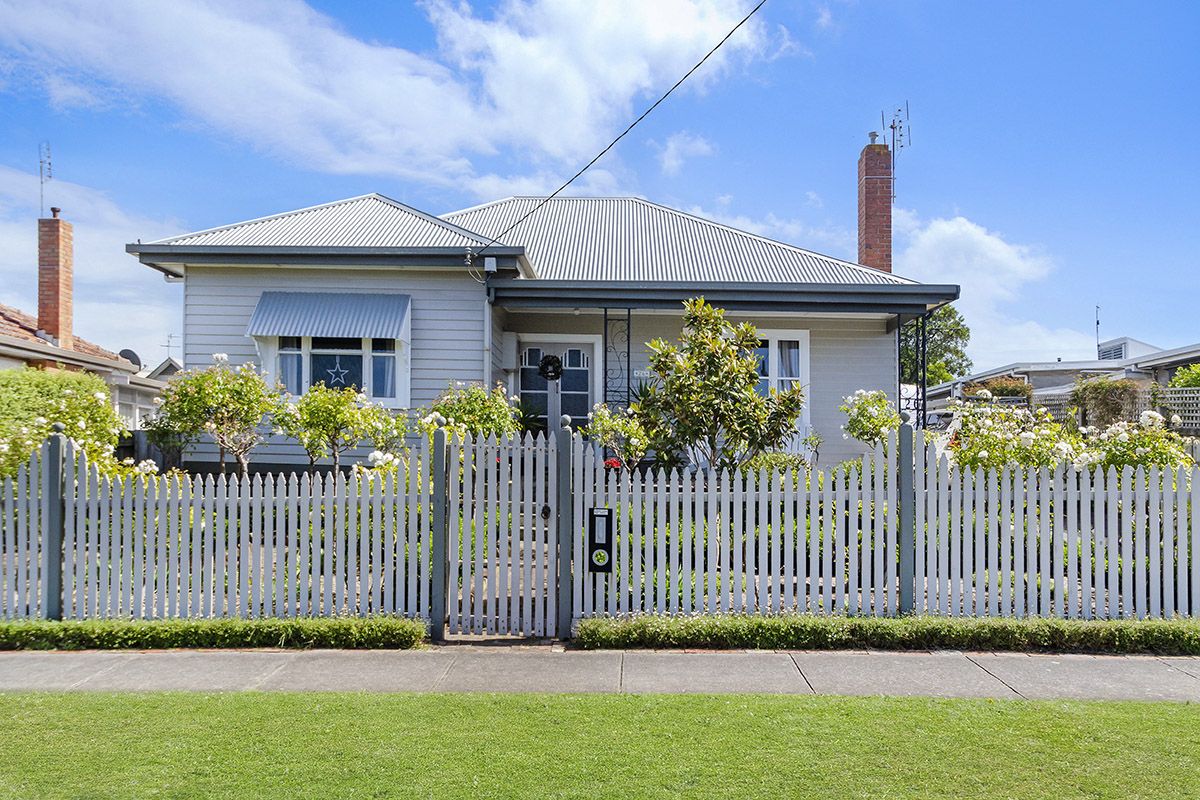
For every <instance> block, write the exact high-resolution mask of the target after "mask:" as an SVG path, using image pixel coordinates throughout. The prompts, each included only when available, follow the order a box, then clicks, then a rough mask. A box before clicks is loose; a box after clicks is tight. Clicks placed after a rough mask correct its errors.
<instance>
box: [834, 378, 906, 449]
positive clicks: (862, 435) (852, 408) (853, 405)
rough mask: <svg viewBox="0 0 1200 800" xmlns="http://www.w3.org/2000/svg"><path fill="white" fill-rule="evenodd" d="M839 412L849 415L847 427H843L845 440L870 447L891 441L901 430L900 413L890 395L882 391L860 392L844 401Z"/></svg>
mask: <svg viewBox="0 0 1200 800" xmlns="http://www.w3.org/2000/svg"><path fill="white" fill-rule="evenodd" d="M838 410H839V411H841V412H842V413H843V414H845V415H846V424H845V425H843V426H842V430H843V431H844V432H845V436H848V437H853V438H855V439H858V440H859V441H860V442H863V443H864V444H866V445H869V446H870V447H875V446H876V445H878V444H881V443H883V442H885V441H887V437H888V436H889V435H891V434H892V433H894V432H896V431H897V430H899V428H900V412H899V411H897V410H896V406H895V404H894V403H892V401H891V400H889V399H888V396H887V393H886V392H884V391H882V390H879V389H875V390H872V391H868V390H866V389H859V390H857V391H856V392H855V393H854V394H852V395H850V396H849V397H846V398H843V400H842V404H841V405H840V406H838Z"/></svg>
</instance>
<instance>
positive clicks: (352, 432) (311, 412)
mask: <svg viewBox="0 0 1200 800" xmlns="http://www.w3.org/2000/svg"><path fill="white" fill-rule="evenodd" d="M366 406H367V403H366V398H365V397H363V395H361V394H360V393H359V392H358V390H357V389H354V388H345V389H330V388H329V387H327V386H326V385H325V384H324V383H318V384H316V385H315V386H312V387H310V388H309V390H308V391H306V392H305V393H304V394H302V395H301V396H300V397H299V398H296V399H290V398H288V399H284V400H282V401H281V402H280V404H279V407H278V409H277V410H276V412H275V425H276V426H277V427H278V428H279V430H280V431H281V432H282V433H283V434H284V435H286V436H290V437H292V438H293V439H295V440H296V441H297V442H299V443H300V446H301V447H303V448H304V452H305V453H307V454H308V464H309V466H310V467H312V466H315V465H316V463H317V461H319V460H320V459H322V458H325V457H327V456H328V457H332V458H333V469H334V471H337V470H338V469H340V468H341V463H342V461H341V454H342V453H344V452H345V451H347V450H352V449H354V448H355V447H357V446H358V443H359V442H360V441H362V440H363V439H364V438H366V435H367V425H366V423H367V417H366V414H365V413H364V411H365V410H366Z"/></svg>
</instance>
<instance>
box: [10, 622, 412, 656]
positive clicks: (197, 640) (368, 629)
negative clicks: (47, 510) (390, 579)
mask: <svg viewBox="0 0 1200 800" xmlns="http://www.w3.org/2000/svg"><path fill="white" fill-rule="evenodd" d="M425 631H426V627H425V623H424V622H421V621H419V620H412V619H404V618H401V617H384V616H379V617H330V618H298V619H194V620H117V619H90V620H81V621H74V620H71V621H63V622H55V621H50V620H20V621H16V622H3V623H0V650H159V649H166V648H174V647H189V648H213V647H287V648H313V647H329V648H351V649H377V650H405V649H409V648H413V647H416V646H418V645H419V644H420V643H421V642H422V640H424V638H425Z"/></svg>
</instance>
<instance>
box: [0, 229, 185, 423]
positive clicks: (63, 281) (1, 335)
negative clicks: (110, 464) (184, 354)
mask: <svg viewBox="0 0 1200 800" xmlns="http://www.w3.org/2000/svg"><path fill="white" fill-rule="evenodd" d="M50 213H51V216H50V217H49V218H44V219H39V220H38V308H37V314H36V316H35V315H33V314H27V313H25V312H24V311H21V310H20V309H17V308H13V307H12V306H6V305H0V369H12V368H19V367H23V366H32V367H44V368H46V369H66V370H75V371H81V372H91V373H94V374H96V375H99V376H100V377H101V378H103V379H104V382H105V383H107V384H108V387H109V394H110V395H111V397H112V402H113V405H114V406H115V407H116V409H117V413H118V414H119V415H120V417H121V420H122V421H123V422H124V423H125V425H127V426H128V427H129V428H131V429H136V428H138V427H140V425H141V421H142V418H143V416H145V415H146V414H148V413H149V412H150V411H151V410H152V409H153V408H154V405H153V401H154V398H155V397H157V396H158V395H159V393H160V392H161V391H162V388H163V386H164V383H163V382H162V381H161V380H156V379H155V378H154V377H143V376H141V375H138V369H139V365H138V364H135V363H134V362H133V361H130V360H129V359H127V358H124V357H123V356H121V355H118V354H117V353H113V352H110V351H109V350H106V349H104V348H103V347H101V346H99V345H97V344H93V343H92V342H89V341H88V340H86V339H83V338H81V337H79V336H76V335H75V333H74V326H73V322H74V321H73V311H74V298H73V292H74V281H75V277H74V272H75V254H74V231H73V229H72V226H71V223H70V222H68V221H66V220H65V219H63V218H61V217H60V216H59V214H60V213H61V210H60V209H58V208H52V209H50Z"/></svg>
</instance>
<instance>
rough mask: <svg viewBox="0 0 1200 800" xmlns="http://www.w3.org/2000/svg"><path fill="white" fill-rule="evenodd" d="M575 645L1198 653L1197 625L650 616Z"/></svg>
mask: <svg viewBox="0 0 1200 800" xmlns="http://www.w3.org/2000/svg"><path fill="white" fill-rule="evenodd" d="M577 640H578V643H579V644H580V645H582V646H583V647H584V648H586V649H589V650H598V649H626V648H705V649H727V648H737V649H765V650H844V649H855V648H871V649H878V650H1012V651H1040V652H1059V653H1154V654H1158V655H1200V620H1192V619H1172V620H1065V619H1042V618H1021V619H1005V618H992V619H989V618H975V617H956V618H950V617H930V616H911V617H895V618H887V617H879V618H877V617H839V616H831V617H818V616H812V615H808V614H780V615H776V616H750V615H743V614H724V615H721V614H714V615H694V616H678V617H668V616H660V615H651V614H646V615H636V616H632V617H626V618H618V619H612V618H596V619H587V620H583V621H581V622H580V623H579V631H578V636H577Z"/></svg>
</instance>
